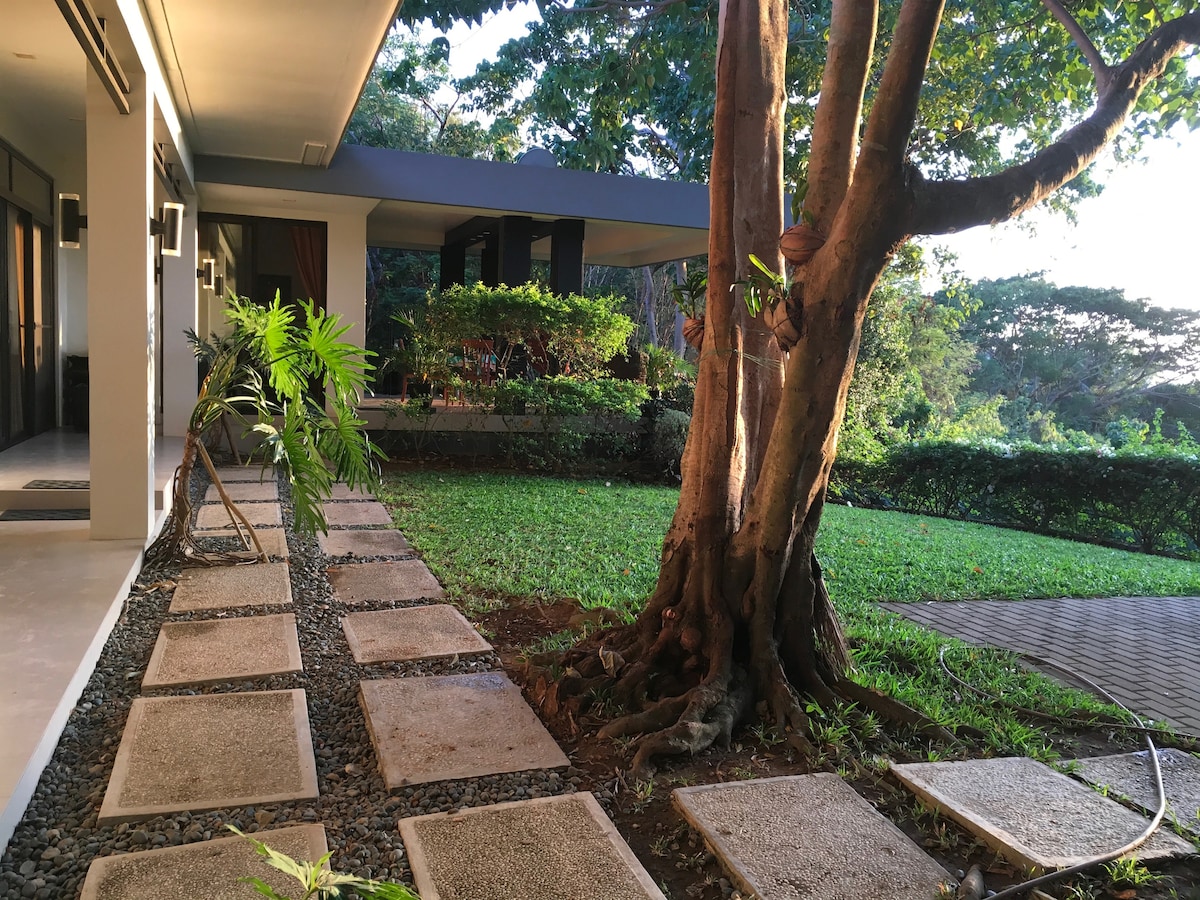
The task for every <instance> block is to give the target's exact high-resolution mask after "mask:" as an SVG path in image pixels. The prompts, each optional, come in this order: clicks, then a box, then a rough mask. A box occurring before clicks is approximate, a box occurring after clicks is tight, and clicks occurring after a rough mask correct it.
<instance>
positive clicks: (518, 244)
mask: <svg viewBox="0 0 1200 900" xmlns="http://www.w3.org/2000/svg"><path fill="white" fill-rule="evenodd" d="M499 232H500V240H499V243H498V250H499V254H500V259H499V268H500V271H499V277H500V283H501V284H506V285H508V286H509V287H520V286H521V285H523V284H525V283H526V282H528V281H529V272H530V263H531V261H532V259H533V255H532V243H533V219H531V218H529V217H528V216H501V217H500V227H499Z"/></svg>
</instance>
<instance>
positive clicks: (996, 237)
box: [423, 3, 1200, 310]
mask: <svg viewBox="0 0 1200 900" xmlns="http://www.w3.org/2000/svg"><path fill="white" fill-rule="evenodd" d="M537 15H538V13H537V7H536V5H535V4H533V3H518V4H515V5H514V6H512V7H510V8H508V9H504V10H501V11H500V12H499V13H496V14H494V15H491V16H488V17H487V18H486V19H485V20H484V23H483V25H482V26H475V27H472V28H468V27H467V26H466V25H462V24H459V25H456V26H455V27H454V28H453V29H451V31H450V32H449V34H448V35H447V37H448V38H449V40H450V48H451V49H450V68H451V75H452V76H453V77H455V78H461V77H463V76H466V75H469V74H471V73H472V72H474V71H475V67H476V65H477V64H478V62H479V61H480V60H483V59H493V58H495V55H496V52H497V51H498V50H499V48H500V47H501V45H503V44H504V42H505V41H508V40H510V39H511V38H514V37H517V36H519V35H521V34H523V33H524V30H525V25H526V23H527V22H529V21H530V20H532V19H536V17H537ZM437 34H438V32H436V31H434V30H433V29H432V28H428V29H424V30H423V37H424V39H426V40H428V39H432V38H433V37H435V36H437ZM1097 165H1098V166H1101V170H1100V172H1101V175H1100V176H1099V179H1098V180H1100V181H1101V183H1103V184H1104V186H1105V190H1104V192H1103V193H1102V194H1101V195H1100V196H1099V197H1095V198H1091V199H1088V200H1084V201H1081V202H1080V204H1079V206H1078V209H1077V215H1078V221H1077V224H1075V225H1071V224H1070V223H1069V222H1068V221H1067V220H1066V219H1065V217H1063V216H1062V215H1055V214H1051V213H1049V212H1046V211H1042V210H1037V209H1035V210H1031V211H1030V212H1028V213H1026V214H1025V215H1024V216H1022V217H1021V218H1020V219H1018V220H1015V221H1013V222H1008V223H1005V224H1003V225H998V226H994V227H981V228H974V229H971V230H970V231H965V232H963V233H961V234H957V235H950V236H947V237H944V238H940V239H937V240H930V241H929V242H928V245H929V246H933V245H940V246H943V247H945V248H946V249H949V250H950V251H952V252H953V253H955V254H957V256H958V267H959V269H960V270H961V271H962V273H963V274H964V275H965V276H966V277H967V278H969V279H971V280H978V279H981V278H1003V277H1006V276H1010V275H1024V274H1026V273H1029V272H1038V271H1041V272H1044V273H1045V275H1044V277H1045V278H1046V279H1047V280H1049V281H1052V282H1054V283H1055V284H1057V285H1058V286H1059V287H1067V286H1086V287H1094V288H1113V287H1115V288H1121V289H1122V290H1124V291H1125V294H1126V296H1127V297H1131V298H1142V297H1145V298H1148V299H1149V300H1150V301H1151V302H1153V303H1154V304H1156V305H1158V306H1166V307H1186V308H1189V309H1195V310H1200V279H1198V278H1197V273H1198V271H1200V266H1198V265H1197V263H1198V262H1200V222H1198V221H1197V217H1198V215H1200V134H1186V133H1184V132H1182V131H1181V132H1180V134H1179V140H1172V139H1163V140H1159V141H1154V142H1150V143H1148V144H1147V145H1146V147H1145V150H1144V153H1143V154H1142V159H1141V160H1140V161H1138V162H1134V163H1131V164H1127V165H1125V166H1122V167H1120V168H1118V169H1116V170H1115V171H1112V172H1111V173H1110V174H1108V175H1104V174H1103V173H1104V172H1105V171H1106V170H1107V169H1109V168H1111V163H1110V162H1108V161H1106V160H1104V159H1102V160H1101V161H1100V162H1098V163H1097Z"/></svg>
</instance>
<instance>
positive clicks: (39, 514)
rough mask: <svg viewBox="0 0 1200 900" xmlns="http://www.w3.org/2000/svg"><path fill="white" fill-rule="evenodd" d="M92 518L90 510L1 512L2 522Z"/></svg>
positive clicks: (11, 510)
mask: <svg viewBox="0 0 1200 900" xmlns="http://www.w3.org/2000/svg"><path fill="white" fill-rule="evenodd" d="M91 517H92V511H91V510H90V509H6V510H5V511H4V512H0V522H52V521H57V520H62V519H90V518H91Z"/></svg>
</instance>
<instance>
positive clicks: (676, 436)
mask: <svg viewBox="0 0 1200 900" xmlns="http://www.w3.org/2000/svg"><path fill="white" fill-rule="evenodd" d="M691 424H692V417H691V416H689V415H688V414H687V413H685V412H680V411H679V410H677V409H664V410H663V411H662V412H661V413H660V414H659V415H658V416H657V417H656V418H655V419H654V421H653V422H651V424H650V453H649V455H650V461H651V462H652V463H653V464H654V467H655V469H656V470H658V471H659V472H661V473H663V474H664V475H666V476H667V477H668V478H670V479H673V480H675V481H678V480H680V479H681V478H682V477H683V473H682V472H681V471H680V464H681V462H682V460H683V449H684V447H685V446H686V445H687V436H688V429H689V428H690V427H691Z"/></svg>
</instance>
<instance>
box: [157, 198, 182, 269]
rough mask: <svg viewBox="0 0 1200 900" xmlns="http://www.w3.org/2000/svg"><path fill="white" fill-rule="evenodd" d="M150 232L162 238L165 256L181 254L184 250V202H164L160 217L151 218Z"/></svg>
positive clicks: (162, 249)
mask: <svg viewBox="0 0 1200 900" xmlns="http://www.w3.org/2000/svg"><path fill="white" fill-rule="evenodd" d="M150 233H151V234H153V235H158V236H159V237H161V238H162V248H161V251H160V252H161V253H162V255H163V256H179V255H180V254H181V253H182V250H183V204H182V203H171V202H167V203H164V204H163V205H162V212H161V213H159V217H158V218H157V219H151V220H150Z"/></svg>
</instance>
